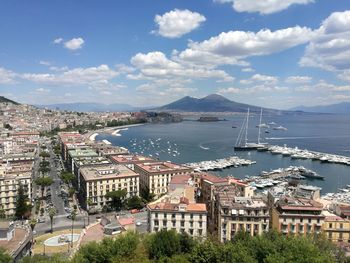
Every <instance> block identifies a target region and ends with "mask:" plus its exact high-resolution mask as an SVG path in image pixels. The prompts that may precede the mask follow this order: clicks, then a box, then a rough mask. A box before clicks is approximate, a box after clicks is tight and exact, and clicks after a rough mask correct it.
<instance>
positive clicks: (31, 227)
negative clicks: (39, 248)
mask: <svg viewBox="0 0 350 263" xmlns="http://www.w3.org/2000/svg"><path fill="white" fill-rule="evenodd" d="M37 222H38V221H37V220H36V219H35V218H32V219H30V221H29V225H30V229H31V230H32V244H33V238H34V235H33V231H34V228H35V225H36V223H37Z"/></svg>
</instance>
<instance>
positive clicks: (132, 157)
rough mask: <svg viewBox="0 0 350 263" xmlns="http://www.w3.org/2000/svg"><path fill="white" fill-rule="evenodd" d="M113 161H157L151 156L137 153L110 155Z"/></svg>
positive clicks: (125, 162)
mask: <svg viewBox="0 0 350 263" xmlns="http://www.w3.org/2000/svg"><path fill="white" fill-rule="evenodd" d="M110 158H111V160H112V161H114V162H116V163H120V164H129V163H145V162H153V161H154V162H156V161H155V160H154V159H152V158H151V157H146V156H142V155H136V154H128V155H113V156H111V157H110Z"/></svg>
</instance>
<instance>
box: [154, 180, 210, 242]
mask: <svg viewBox="0 0 350 263" xmlns="http://www.w3.org/2000/svg"><path fill="white" fill-rule="evenodd" d="M147 209H148V223H149V231H150V232H158V231H160V230H162V229H167V230H175V231H176V232H178V233H184V232H186V233H187V234H189V235H190V236H193V237H196V238H205V237H206V236H207V209H206V205H205V204H204V203H196V200H195V188H194V186H193V181H192V178H191V176H189V175H175V176H174V177H173V178H172V180H171V182H170V189H169V192H168V194H166V195H164V196H162V197H161V198H160V199H158V200H157V201H154V202H152V203H150V204H148V206H147Z"/></svg>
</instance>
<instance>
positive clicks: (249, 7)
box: [214, 0, 314, 14]
mask: <svg viewBox="0 0 350 263" xmlns="http://www.w3.org/2000/svg"><path fill="white" fill-rule="evenodd" d="M214 2H218V3H231V4H232V7H233V9H234V10H236V11H237V12H248V13H255V12H258V13H260V14H272V13H276V12H279V11H282V10H285V9H287V8H288V7H290V6H291V5H293V4H303V5H306V4H310V3H313V2H314V0H214Z"/></svg>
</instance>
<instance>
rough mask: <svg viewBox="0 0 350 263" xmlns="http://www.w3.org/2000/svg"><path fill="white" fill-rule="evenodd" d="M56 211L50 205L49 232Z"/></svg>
mask: <svg viewBox="0 0 350 263" xmlns="http://www.w3.org/2000/svg"><path fill="white" fill-rule="evenodd" d="M56 213H57V211H56V209H55V208H54V207H51V208H50V209H49V217H50V223H51V233H52V232H53V218H54V216H55V215H56Z"/></svg>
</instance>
